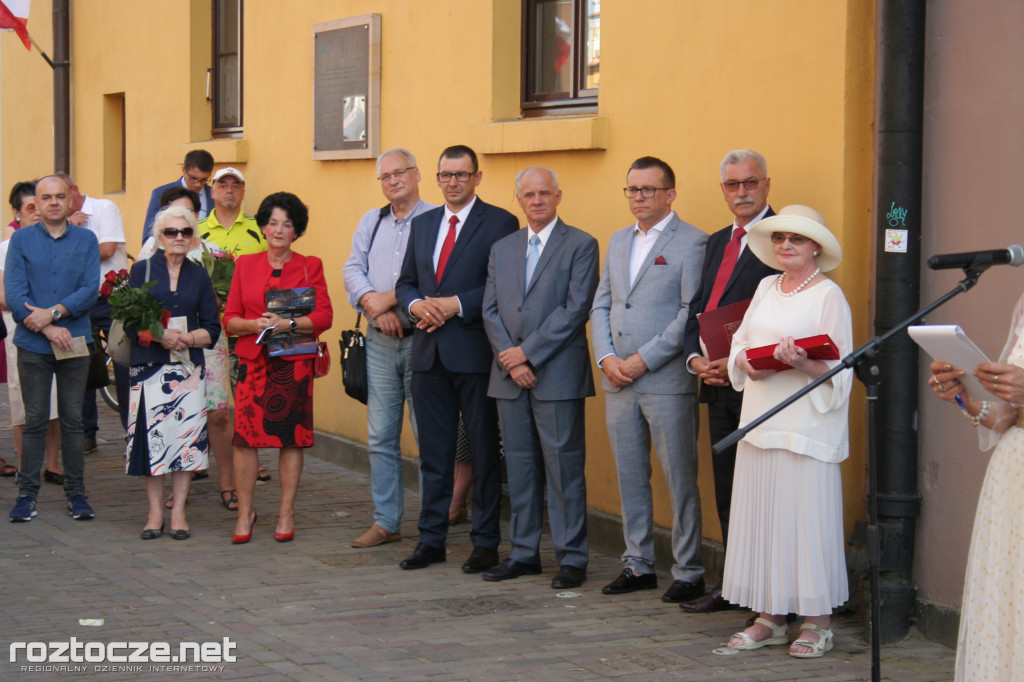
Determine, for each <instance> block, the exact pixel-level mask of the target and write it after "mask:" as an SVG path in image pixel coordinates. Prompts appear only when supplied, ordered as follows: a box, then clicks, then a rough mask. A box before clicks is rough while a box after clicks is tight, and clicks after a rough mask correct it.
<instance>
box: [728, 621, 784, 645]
mask: <svg viewBox="0 0 1024 682" xmlns="http://www.w3.org/2000/svg"><path fill="white" fill-rule="evenodd" d="M754 623H760V624H761V625H763V626H765V627H766V628H768V629H769V630H771V631H772V634H771V635H770V636H769V637H765V638H764V639H762V640H760V641H756V640H755V639H754V638H753V637H751V636H750V635H748V634H747V633H745V632H737V633H736V634H735V635H733V636H732V637H730V638H729V643H728V644H727V645H726V646H728V647H729V648H730V649H739V650H741V651H751V650H753V649H760V648H761V647H765V646H779V645H781V644H789V634H788V627H787V626H786V623H782V624H781V625H776V624H775V623H773V622H771V621H770V620H768V619H767V618H757V619H755V620H754ZM737 637H738V638H739V639H741V640H742V641H743V644H733V643H732V640H734V639H736V638H737Z"/></svg>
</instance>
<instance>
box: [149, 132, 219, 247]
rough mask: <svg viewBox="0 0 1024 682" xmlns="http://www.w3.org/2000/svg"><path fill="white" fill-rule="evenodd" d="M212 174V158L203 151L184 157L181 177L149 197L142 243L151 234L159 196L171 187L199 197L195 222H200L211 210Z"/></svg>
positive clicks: (161, 186) (193, 152)
mask: <svg viewBox="0 0 1024 682" xmlns="http://www.w3.org/2000/svg"><path fill="white" fill-rule="evenodd" d="M212 173H213V156H212V155H211V154H210V152H208V151H206V150H205V149H194V150H192V151H190V152H189V153H188V154H186V155H185V162H184V163H183V164H182V165H181V177H180V178H178V179H177V180H175V181H174V182H168V183H167V184H166V185H160V186H159V187H157V188H156V189H154V190H153V193H152V194H150V195H149V206H148V207H147V208H146V222H145V224H144V225H143V227H142V243H143V244H145V243H146V240H147V239H149V238H150V236H151V235H152V234H153V220H154V219H155V218H156V214H157V212H158V211H159V210H160V196H161V195H162V194H163V193H164V192H166V191H167V190H169V189H170V188H172V187H185V188H188V189H190V190H192V191H193V192H195V193H196V194H198V195H199V203H200V208H199V213H198V214H197V215H196V220H202V219H203V218H205V217H206V216H207V215H209V213H210V211H212V210H213V198H212V197H211V196H210V184H209V183H210V175H211V174H212Z"/></svg>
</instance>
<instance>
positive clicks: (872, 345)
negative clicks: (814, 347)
mask: <svg viewBox="0 0 1024 682" xmlns="http://www.w3.org/2000/svg"><path fill="white" fill-rule="evenodd" d="M992 265H993V263H991V262H988V263H978V262H977V261H976V262H974V263H972V264H971V265H970V266H968V267H965V268H964V269H963V270H964V274H965V275H966V276H965V277H964V279H963V280H962V281H961V282H960V283H959V284H957V285H956V287H955V288H954V289H952V290H951V291H949V292H947V293H946V294H944V295H943V296H942V297H940V298H939V299H937V300H936V301H934V302H933V303H931V304H929V305H927V306H925V307H924V308H922V309H921V310H918V311H917V312H916V313H914V314H913V315H911V316H910V317H908V318H907V319H905V320H903V321H902V322H900V323H899V324H897V325H896V326H895V327H893V328H892V329H890V330H889V331H887V332H886V333H885V334H882V335H881V336H876V337H875V338H873V339H871V340H870V341H868V342H867V343H865V344H864V345H863V346H861V347H860V348H858V349H857V350H855V351H853V352H852V353H850V354H849V355H847V356H846V357H845V358H843V359H842V360H840V361H839V364H837V365H836V366H835V367H833V368H832V369H830V370H829V371H828V372H826V373H825V374H823V375H821V376H820V377H818V378H817V379H815V380H814V381H812V382H811V383H809V384H807V386H805V387H803V388H802V389H800V390H799V391H797V392H796V393H794V394H793V395H791V396H789V397H788V398H786V399H785V400H783V401H782V402H781V403H779V404H778V405H776V406H775V407H773V408H771V409H770V410H768V411H767V412H765V413H764V414H762V415H761V416H760V417H758V418H757V419H755V420H753V421H751V422H749V423H748V424H746V425H744V426H741V427H739V428H738V429H736V430H735V431H733V432H732V433H730V434H729V435H728V436H726V437H725V438H723V439H722V440H720V441H718V442H717V443H715V444H714V445H713V446H712V448H711V449H712V450H714V452H715V454H721V453H722V451H724V450H726V449H727V448H729V447H731V446H733V445H735V444H736V443H737V442H739V441H740V440H741V439H743V438H744V437H745V436H746V435H747V434H748V433H750V432H751V431H753V430H754V429H755V428H757V427H758V426H760V425H761V424H763V423H764V422H766V421H768V420H769V419H771V418H772V417H774V416H775V415H776V414H778V413H779V412H781V411H782V410H784V409H786V408H787V407H789V406H790V405H792V404H793V403H795V402H796V401H797V400H799V399H800V398H802V397H804V396H805V395H807V394H808V393H810V392H811V391H813V390H814V389H815V388H817V387H818V386H821V385H822V384H823V383H825V382H826V381H828V380H829V379H831V378H832V377H834V376H835V375H837V374H839V373H840V372H842V371H843V370H846V369H851V368H852V369H853V370H854V372H855V373H856V375H857V378H858V379H860V381H861V383H863V384H864V388H865V389H866V391H867V401H868V403H867V404H868V525H867V543H868V565H869V573H870V580H871V606H870V608H871V617H870V620H869V623H870V628H871V679H872V681H873V682H878V680H879V679H880V674H881V661H880V657H881V652H880V646H879V639H878V637H879V634H878V628H879V613H878V610H879V601H880V600H879V594H878V591H879V574H878V572H879V564H880V559H881V545H880V543H879V533H878V479H877V473H876V469H877V466H876V464H877V446H876V444H875V429H876V425H875V418H876V415H875V412H876V407H877V405H878V385H879V384H880V383H881V381H882V364H881V361H880V360H881V359H880V357H879V355H878V351H879V349H880V348H881V346H882V344H884V343H885V342H886V341H888V340H889V339H890V338H892V337H893V336H895V335H896V334H899V333H900V332H902V331H903V330H904V329H906V328H907V327H909V326H910V325H912V324H914V323H915V322H917V321H918V320H919V319H921V318H922V317H924V316H925V315H927V314H928V313H930V312H932V311H933V310H935V309H936V308H938V307H939V306H941V305H943V304H945V303H946V302H947V301H949V300H950V299H951V298H953V297H954V296H957V295H959V294H962V293H964V292H965V291H967V290H968V289H970V288H971V287H973V286H974V285H975V284H977V283H978V278H979V277H980V276H981V273H983V272H985V271H986V270H988V269H989V268H990V267H991V266H992Z"/></svg>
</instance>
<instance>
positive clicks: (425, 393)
mask: <svg viewBox="0 0 1024 682" xmlns="http://www.w3.org/2000/svg"><path fill="white" fill-rule="evenodd" d="M489 378H490V376H489V375H488V374H487V373H462V372H450V371H448V370H447V369H445V367H444V365H443V364H442V363H441V359H440V357H436V356H435V358H434V364H433V366H432V367H431V368H430V370H429V371H426V372H413V375H412V399H413V406H414V407H415V411H416V425H417V429H418V431H419V442H420V474H421V476H422V486H421V488H420V497H421V507H420V520H419V530H420V542H422V543H424V544H426V545H430V546H432V547H444V545H445V541H446V540H447V538H448V507H449V506H450V505H451V501H452V488H453V481H454V476H455V444H456V440H457V438H458V425H459V412H460V411H461V412H462V418H463V421H464V423H465V426H466V437H467V439H468V440H469V455H470V465H471V466H472V468H473V530H472V531H471V532H470V538H471V539H472V541H473V546H474V547H484V548H487V549H495V550H496V549H497V548H498V545H499V544H500V542H501V529H500V528H499V520H500V517H499V511H500V508H501V470H500V463H499V450H498V412H497V407H496V404H495V401H494V399H493V398H488V397H487V383H488V381H489Z"/></svg>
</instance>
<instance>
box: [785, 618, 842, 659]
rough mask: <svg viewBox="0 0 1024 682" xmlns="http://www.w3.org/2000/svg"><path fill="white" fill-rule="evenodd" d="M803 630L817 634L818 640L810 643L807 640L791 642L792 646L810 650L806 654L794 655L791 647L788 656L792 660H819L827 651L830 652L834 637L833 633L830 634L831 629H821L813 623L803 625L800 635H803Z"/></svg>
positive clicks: (801, 639)
mask: <svg viewBox="0 0 1024 682" xmlns="http://www.w3.org/2000/svg"><path fill="white" fill-rule="evenodd" d="M805 630H810V631H811V632H816V633H818V639H817V640H815V641H811V640H809V639H804V638H803V637H801V638H800V639H798V640H796V641H795V642H793V646H805V647H807V648H809V649H810V651H808V652H807V653H794V651H793V647H790V649H789V655H790V656H792V657H793V658H821V657H822V656H824V655H825V654H826V653H828V652H829V651H832V640H833V638H834V637H835V633H833V632H832V628H823V627H821V626H820V625H815V624H814V623H804V624H803V625H802V626H800V633H801V634H803V632H804V631H805Z"/></svg>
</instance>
